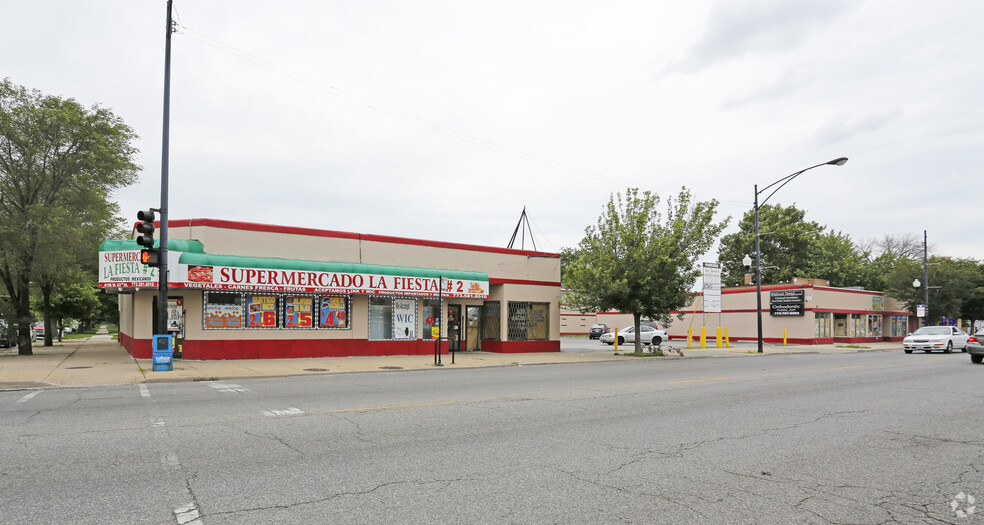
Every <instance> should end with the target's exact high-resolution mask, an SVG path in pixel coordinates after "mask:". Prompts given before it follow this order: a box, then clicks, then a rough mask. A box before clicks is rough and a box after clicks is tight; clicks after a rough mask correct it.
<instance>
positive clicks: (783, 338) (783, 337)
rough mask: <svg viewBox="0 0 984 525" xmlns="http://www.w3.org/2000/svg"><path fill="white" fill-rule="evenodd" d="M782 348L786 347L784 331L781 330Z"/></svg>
mask: <svg viewBox="0 0 984 525" xmlns="http://www.w3.org/2000/svg"><path fill="white" fill-rule="evenodd" d="M782 346H786V329H785V328H783V329H782Z"/></svg>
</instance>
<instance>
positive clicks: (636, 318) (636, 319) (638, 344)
mask: <svg viewBox="0 0 984 525" xmlns="http://www.w3.org/2000/svg"><path fill="white" fill-rule="evenodd" d="M641 321H642V314H638V313H633V314H632V326H634V327H635V328H634V329H633V330H635V353H637V354H640V353H642V337H640V336H639V330H640V329H641V328H642V322H641Z"/></svg>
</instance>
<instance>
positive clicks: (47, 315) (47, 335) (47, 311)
mask: <svg viewBox="0 0 984 525" xmlns="http://www.w3.org/2000/svg"><path fill="white" fill-rule="evenodd" d="M54 288H55V284H54V283H52V282H50V281H48V280H47V279H42V280H41V310H42V315H43V316H44V346H54V338H53V337H52V334H53V332H54V330H52V324H51V321H52V319H51V292H52V291H53V290H54Z"/></svg>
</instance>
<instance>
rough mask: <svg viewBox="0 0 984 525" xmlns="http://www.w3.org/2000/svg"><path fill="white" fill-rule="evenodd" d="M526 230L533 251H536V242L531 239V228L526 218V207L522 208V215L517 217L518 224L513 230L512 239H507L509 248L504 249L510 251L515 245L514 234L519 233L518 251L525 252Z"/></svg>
mask: <svg viewBox="0 0 984 525" xmlns="http://www.w3.org/2000/svg"><path fill="white" fill-rule="evenodd" d="M524 225H525V227H524ZM527 230H529V232H530V242H531V243H533V250H534V251H538V250H537V249H536V240H534V239H533V228H532V227H531V226H530V219H529V218H528V217H527V216H526V206H523V213H522V214H521V215H520V216H519V222H518V223H516V229H515V230H513V234H512V238H511V239H509V246H506V248H509V249H512V247H513V245H514V244H515V243H516V234H517V233H521V234H522V237H521V238H520V246H521V248H520V249H522V250H525V249H526V231H527Z"/></svg>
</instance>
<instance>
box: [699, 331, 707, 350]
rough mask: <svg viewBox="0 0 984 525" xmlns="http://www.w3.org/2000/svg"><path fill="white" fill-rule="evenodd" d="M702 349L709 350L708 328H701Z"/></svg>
mask: <svg viewBox="0 0 984 525" xmlns="http://www.w3.org/2000/svg"><path fill="white" fill-rule="evenodd" d="M700 347H701V348H707V328H704V327H703V326H702V327H700Z"/></svg>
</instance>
